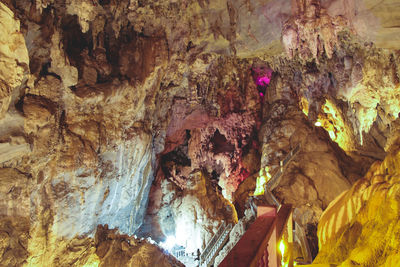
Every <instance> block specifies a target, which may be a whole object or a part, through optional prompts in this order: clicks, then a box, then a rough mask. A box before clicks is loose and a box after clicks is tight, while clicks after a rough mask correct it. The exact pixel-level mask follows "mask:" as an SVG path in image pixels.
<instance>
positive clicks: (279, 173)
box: [265, 143, 301, 191]
mask: <svg viewBox="0 0 400 267" xmlns="http://www.w3.org/2000/svg"><path fill="white" fill-rule="evenodd" d="M300 147H301V143H298V144H297V146H296V147H295V148H294V149H292V151H290V152H289V153H288V154H287V155H286V157H285V159H284V160H281V161H280V162H279V165H280V168H279V169H278V170H277V171H276V172H275V174H274V175H273V176H272V178H271V179H270V180H269V181H268V183H267V184H266V185H265V189H269V190H270V191H272V190H273V189H274V188H275V187H276V186H277V185H278V184H279V182H280V178H281V177H282V174H283V170H284V169H285V167H286V166H287V165H288V163H289V162H290V160H291V159H292V158H293V157H294V156H295V155H297V153H298V152H299V151H300Z"/></svg>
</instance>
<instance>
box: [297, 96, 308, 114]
mask: <svg viewBox="0 0 400 267" xmlns="http://www.w3.org/2000/svg"><path fill="white" fill-rule="evenodd" d="M299 104H300V108H301V111H303V113H304V114H305V115H306V116H308V101H307V98H305V97H304V96H302V97H301V99H300V103H299Z"/></svg>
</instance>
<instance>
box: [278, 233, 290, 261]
mask: <svg viewBox="0 0 400 267" xmlns="http://www.w3.org/2000/svg"><path fill="white" fill-rule="evenodd" d="M285 250H286V247H285V242H283V239H282V240H281V242H279V251H280V252H281V256H282V257H281V266H282V267H286V266H288V264H289V263H285V261H284V260H283V259H284V255H285Z"/></svg>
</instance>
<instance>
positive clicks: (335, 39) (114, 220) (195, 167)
mask: <svg viewBox="0 0 400 267" xmlns="http://www.w3.org/2000/svg"><path fill="white" fill-rule="evenodd" d="M398 8H399V5H398V3H396V1H381V2H380V3H379V5H376V4H375V2H374V1H367V0H354V1H342V0H336V1H324V0H323V1H317V0H315V1H314V0H312V1H311V0H298V1H288V0H285V1H281V0H272V1H256V0H239V1H231V0H218V1H192V0H189V1H187V0H176V1H169V0H162V1H150V0H149V1H128V0H124V1H115V0H109V1H108V0H104V1H103V0H102V1H97V0H85V1H77V0H68V1H56V0H41V1H39V0H37V1H27V0H21V1H1V3H0V21H1V22H0V24H1V27H0V33H1V37H2V38H1V40H0V194H1V201H0V206H1V210H0V212H1V214H0V215H1V216H2V217H1V218H0V235H1V240H4V242H2V243H1V246H0V254H1V258H0V265H21V264H28V265H29V264H31V265H43V266H45V265H50V266H61V265H62V264H65V265H68V266H71V265H84V264H85V263H92V262H93V263H96V262H97V263H98V262H99V261H98V258H101V260H102V261H101V262H103V263H102V264H104V265H105V266H106V265H107V264H110V262H112V261H115V262H116V263H118V264H133V265H135V264H138V263H137V261H136V260H135V259H133V258H134V257H133V256H132V255H134V254H136V248H130V247H127V246H126V244H125V243H124V242H122V241H121V239H120V238H115V236H113V233H111V232H107V231H106V232H107V233H110V235H111V236H109V237H107V238H109V239H112V240H114V241H115V240H117V241H115V242H114V241H113V242H114V243H113V244H109V245H107V249H104V251H108V252H104V251H103V252H104V253H105V254H104V253H103V252H102V253H103V254H101V255H99V254H97V255H98V256H94V251H95V250H96V248H97V249H98V246H100V245H99V243H96V242H97V241H95V240H94V239H93V237H94V235H95V232H96V229H97V227H98V225H104V224H107V225H108V226H109V227H110V228H118V229H119V231H120V232H121V233H122V234H129V235H131V234H133V233H135V232H137V233H139V232H140V233H141V234H143V235H153V238H154V239H157V240H163V239H164V238H165V236H166V235H169V234H177V229H178V228H177V227H176V226H177V225H181V224H184V225H185V227H186V228H185V229H186V230H185V231H186V232H187V233H193V234H195V236H194V237H193V242H192V243H190V244H188V241H187V240H183V239H182V240H180V242H181V243H182V244H184V243H185V244H186V245H187V247H188V249H189V250H191V251H195V250H196V249H197V248H200V249H202V247H204V244H205V243H207V241H208V239H210V237H211V236H212V233H213V232H215V230H216V229H217V227H218V224H219V223H220V221H221V220H226V221H236V219H237V218H236V211H235V210H234V209H233V206H232V205H231V204H229V202H228V201H227V200H226V199H229V200H233V198H232V197H233V195H232V194H233V192H235V190H236V189H237V187H238V185H239V184H240V183H243V184H246V189H245V190H243V191H242V193H243V192H244V193H243V196H242V197H241V198H240V199H241V200H240V201H242V203H236V204H237V205H236V206H237V207H238V213H239V215H240V216H242V215H243V213H244V210H243V207H244V203H245V199H246V196H247V195H248V193H249V192H250V191H252V190H253V186H254V183H253V182H254V181H253V180H251V179H250V180H249V181H247V180H246V178H247V177H253V176H251V174H253V173H256V172H258V169H259V168H260V162H261V166H264V165H270V166H271V167H274V166H276V165H277V163H278V161H279V160H280V159H282V157H284V155H285V154H286V153H287V152H288V151H289V150H290V148H291V147H293V146H294V145H295V144H296V143H297V141H300V140H304V147H303V149H302V151H301V154H300V156H301V158H298V159H296V160H294V162H293V163H292V165H291V166H290V167H289V169H288V172H287V173H286V174H285V176H284V177H283V180H282V184H281V185H280V186H279V187H278V188H277V189H276V190H275V193H276V195H277V196H278V198H280V200H282V201H283V202H287V203H295V204H296V207H297V209H296V214H295V216H296V218H297V219H299V220H300V221H301V222H302V223H303V224H304V225H307V224H311V225H315V223H316V221H317V218H318V216H319V214H320V213H321V212H322V210H323V209H325V208H326V206H327V205H328V203H329V201H331V200H332V199H333V198H334V197H335V196H336V195H337V194H340V192H341V191H342V190H345V189H347V188H348V187H349V186H350V184H351V183H354V182H355V181H356V180H357V179H358V177H360V176H362V175H363V174H364V172H365V170H366V167H367V166H369V165H370V163H371V162H372V161H373V160H375V159H383V158H384V156H385V153H386V151H387V150H388V148H389V147H390V146H391V145H392V144H394V143H395V142H394V141H395V140H396V137H397V136H398V134H399V129H400V128H399V118H398V114H399V112H400V108H399V106H400V103H399V95H398V91H399V90H398V89H399V84H400V83H399V80H400V79H399V76H400V71H399V64H400V59H399V55H400V54H399V53H398V51H397V50H393V49H398V48H399V43H400V42H398V39H396V38H397V35H396V34H395V33H397V32H398V30H399V28H398V27H397V26H398V16H397V14H398ZM371 42H374V43H371ZM382 48H390V49H392V50H384V49H382ZM262 79H264V81H268V82H264V83H263V82H261V83H260V81H261V80H262ZM301 110H303V112H304V113H306V115H307V117H306V116H304V115H303V114H302V113H301ZM316 121H318V122H320V123H321V126H322V128H324V129H325V130H326V132H325V131H324V130H323V129H322V128H314V126H313V125H314V123H315V122H316ZM330 139H331V140H333V141H334V142H336V143H337V144H338V145H339V147H338V146H337V145H336V144H335V143H332V142H331V140H330ZM341 149H343V150H344V152H343V151H342V150H341ZM321 169H322V170H323V171H320V170H321ZM196 177H197V178H196ZM243 181H244V182H243ZM151 188H152V189H151ZM150 189H151V193H149V192H150ZM294 192H296V194H294ZM298 192H300V193H301V194H297V193H298ZM17 196H18V198H17ZM235 200H236V199H235ZM149 201H150V206H149V208H148V209H147V203H148V202H149ZM240 201H238V202H240ZM239 206H240V208H239ZM210 207H211V208H210ZM227 207H228V208H227ZM310 234H311V235H312V236H310V239H312V238H315V234H313V232H312V231H311V232H310ZM104 235H105V236H106V235H108V234H104ZM124 238H125V237H124ZM104 242H106V243H107V240H106V241H104ZM122 243H124V245H122ZM107 244H108V243H107ZM104 246H106V245H104ZM120 248H121V249H120ZM139 250H140V249H139ZM113 251H117V252H118V253H117V255H120V256H121V257H120V259H116V258H113V255H112V254H113ZM121 251H123V252H121ZM146 251H147V252H146ZM139 254H140V255H139V256H138V258H137V259H138V260H139V259H144V258H146V257H151V258H154V260H155V262H153V263H151V264H161V265H163V264H165V266H168V264H172V265H173V263H164V262H163V261H164V260H163V259H161V258H158V256H155V255H161V252H160V251H158V250H157V249H154V248H144V250H143V251H142V252H141V253H139ZM146 254H147V256H146ZM96 257H97V258H96ZM119 260H121V261H119ZM143 261H144V260H143ZM149 262H150V261H149ZM149 264H150V263H149Z"/></svg>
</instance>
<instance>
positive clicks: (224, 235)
mask: <svg viewBox="0 0 400 267" xmlns="http://www.w3.org/2000/svg"><path fill="white" fill-rule="evenodd" d="M231 230H232V224H231V223H230V224H228V225H227V226H226V227H225V229H224V231H223V233H222V234H221V235H220V236H219V238H218V240H217V242H216V243H215V244H214V246H213V248H212V250H211V253H209V254H208V255H207V257H206V258H205V266H206V267H209V266H211V264H210V263H212V262H213V261H214V260H215V257H216V256H217V255H218V253H219V252H220V251H221V249H222V248H223V247H224V246H225V244H226V242H227V241H228V239H229V234H230V232H231Z"/></svg>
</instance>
